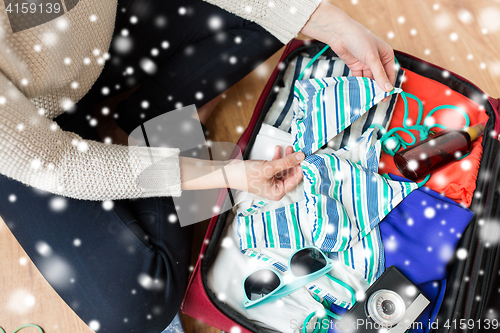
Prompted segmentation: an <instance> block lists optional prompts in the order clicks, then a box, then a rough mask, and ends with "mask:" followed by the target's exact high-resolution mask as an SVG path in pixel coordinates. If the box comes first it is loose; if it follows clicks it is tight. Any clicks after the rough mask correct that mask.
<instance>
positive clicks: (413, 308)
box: [338, 266, 430, 333]
mask: <svg viewBox="0 0 500 333" xmlns="http://www.w3.org/2000/svg"><path fill="white" fill-rule="evenodd" d="M429 303H430V302H429V300H428V299H427V298H426V297H425V296H424V295H423V294H422V292H421V291H420V290H419V289H418V288H417V287H416V286H415V285H414V284H413V283H412V282H411V281H410V280H408V278H406V276H404V275H403V274H402V273H401V272H400V271H399V270H398V269H397V268H396V267H394V266H391V267H389V268H388V269H387V270H386V271H385V272H384V274H382V276H380V278H378V279H377V281H375V283H373V284H372V285H371V287H370V288H368V290H367V291H366V297H365V299H364V300H363V301H359V302H358V303H356V304H355V305H354V306H353V307H352V309H351V310H349V312H347V313H346V314H345V315H344V317H343V318H342V320H341V321H340V322H339V326H338V328H339V329H340V331H341V332H343V333H371V332H374V333H375V332H376V333H380V332H381V330H387V332H390V333H404V332H406V331H407V330H408V328H410V326H412V325H418V324H419V323H415V320H416V319H417V318H418V317H419V316H420V314H421V313H422V312H423V311H424V310H425V308H426V307H427V306H428V305H429Z"/></svg>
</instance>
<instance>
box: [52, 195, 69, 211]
mask: <svg viewBox="0 0 500 333" xmlns="http://www.w3.org/2000/svg"><path fill="white" fill-rule="evenodd" d="M49 207H50V209H51V210H52V211H53V212H62V211H63V210H65V209H66V207H67V202H66V199H64V198H62V197H54V198H52V199H51V200H50V202H49Z"/></svg>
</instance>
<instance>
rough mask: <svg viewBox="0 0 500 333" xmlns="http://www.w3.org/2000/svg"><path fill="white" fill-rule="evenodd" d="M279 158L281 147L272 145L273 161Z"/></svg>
mask: <svg viewBox="0 0 500 333" xmlns="http://www.w3.org/2000/svg"><path fill="white" fill-rule="evenodd" d="M280 158H281V147H280V146H276V147H274V152H273V159H272V160H273V161H275V160H279V159H280Z"/></svg>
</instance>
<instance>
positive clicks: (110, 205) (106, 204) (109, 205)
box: [102, 200, 115, 210]
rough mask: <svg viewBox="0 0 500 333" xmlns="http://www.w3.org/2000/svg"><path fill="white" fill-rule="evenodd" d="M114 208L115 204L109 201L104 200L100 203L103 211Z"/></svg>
mask: <svg viewBox="0 0 500 333" xmlns="http://www.w3.org/2000/svg"><path fill="white" fill-rule="evenodd" d="M114 206H115V203H114V202H113V201H111V200H106V201H103V202H102V209H104V210H112V209H113V207H114Z"/></svg>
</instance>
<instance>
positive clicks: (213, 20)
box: [208, 16, 223, 30]
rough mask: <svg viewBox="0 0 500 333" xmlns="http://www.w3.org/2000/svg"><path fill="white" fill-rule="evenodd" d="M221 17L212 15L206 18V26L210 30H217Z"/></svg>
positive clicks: (220, 23)
mask: <svg viewBox="0 0 500 333" xmlns="http://www.w3.org/2000/svg"><path fill="white" fill-rule="evenodd" d="M222 24H223V22H222V19H221V18H220V17H219V16H212V17H210V18H209V19H208V27H209V28H210V29H212V30H219V29H220V28H222Z"/></svg>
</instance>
